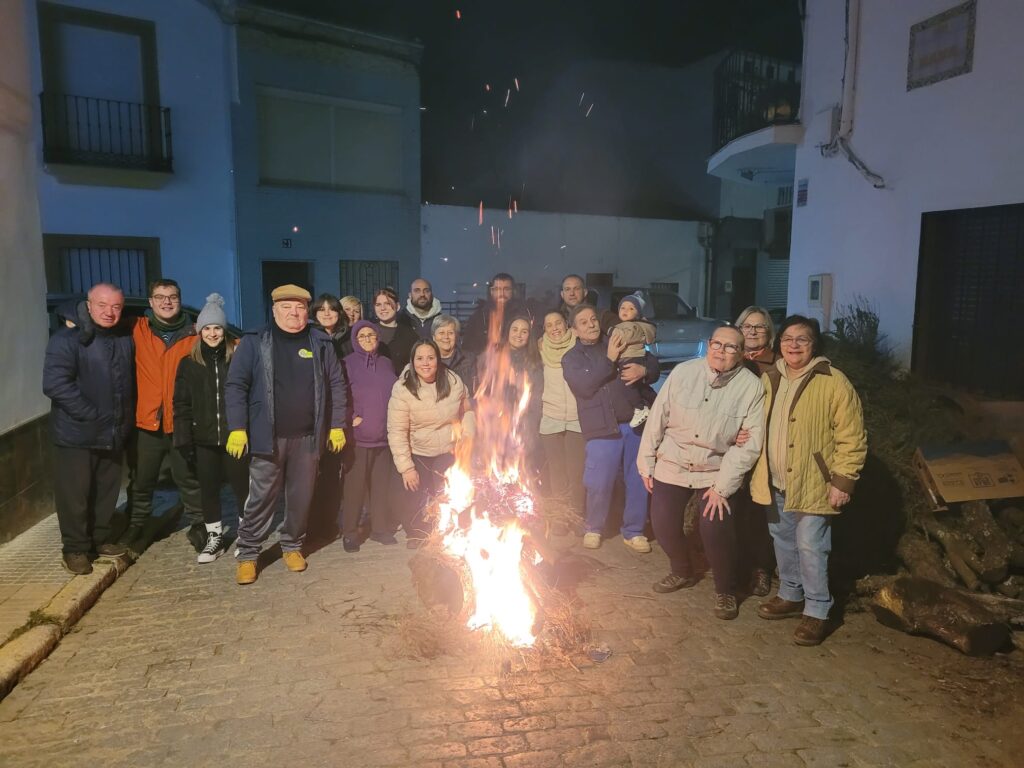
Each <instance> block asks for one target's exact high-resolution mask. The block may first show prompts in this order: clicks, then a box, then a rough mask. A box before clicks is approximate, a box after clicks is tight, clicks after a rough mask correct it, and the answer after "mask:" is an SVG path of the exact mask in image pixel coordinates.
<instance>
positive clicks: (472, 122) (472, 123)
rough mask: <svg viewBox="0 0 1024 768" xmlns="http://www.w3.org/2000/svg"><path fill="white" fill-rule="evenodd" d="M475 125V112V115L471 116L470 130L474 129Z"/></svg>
mask: <svg viewBox="0 0 1024 768" xmlns="http://www.w3.org/2000/svg"><path fill="white" fill-rule="evenodd" d="M475 126H476V115H475V114H474V115H472V116H471V117H470V118H469V130H471V131H472V130H473V128H474V127H475Z"/></svg>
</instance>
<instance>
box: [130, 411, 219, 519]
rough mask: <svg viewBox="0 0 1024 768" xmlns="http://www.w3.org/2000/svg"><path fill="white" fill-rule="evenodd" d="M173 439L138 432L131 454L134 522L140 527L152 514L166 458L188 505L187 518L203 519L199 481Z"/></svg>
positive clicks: (152, 433)
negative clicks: (161, 469)
mask: <svg viewBox="0 0 1024 768" xmlns="http://www.w3.org/2000/svg"><path fill="white" fill-rule="evenodd" d="M173 439H174V436H173V435H171V434H169V433H165V432H150V431H149V430H146V429H136V430H135V445H134V446H133V448H132V449H131V450H129V453H128V462H129V464H130V465H131V469H132V473H131V475H132V477H131V485H130V486H129V488H130V489H131V497H130V501H131V505H132V512H131V522H132V523H133V524H136V525H141V524H143V523H145V522H146V520H148V519H149V518H150V516H151V515H152V514H153V491H155V490H156V484H157V481H158V480H159V479H160V465H161V464H162V463H163V461H164V457H165V456H166V457H167V458H168V461H169V462H170V465H171V477H172V478H174V484H175V485H176V486H178V493H180V494H181V502H182V504H184V505H185V519H186V520H187V521H188V522H189V523H198V522H201V521H202V519H203V512H202V509H203V503H202V500H201V498H200V494H199V481H198V480H197V479H196V476H195V473H194V472H193V471H192V470H191V469H189V466H188V464H187V463H186V461H185V457H184V456H182V455H181V454H180V453H178V451H176V450H175V449H174V447H173Z"/></svg>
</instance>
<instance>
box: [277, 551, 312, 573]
mask: <svg viewBox="0 0 1024 768" xmlns="http://www.w3.org/2000/svg"><path fill="white" fill-rule="evenodd" d="M281 559H282V560H284V566H285V568H287V569H288V570H289V571H292V572H294V573H298V572H299V571H304V570H306V558H304V557H303V556H302V553H301V552H295V551H294V550H293V551H290V552H285V553H284V554H283V555H281Z"/></svg>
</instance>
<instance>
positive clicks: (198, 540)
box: [185, 523, 206, 552]
mask: <svg viewBox="0 0 1024 768" xmlns="http://www.w3.org/2000/svg"><path fill="white" fill-rule="evenodd" d="M185 538H187V539H188V543H189V544H191V545H192V546H193V547H194V548H195V550H196V552H202V551H203V549H204V548H205V547H206V526H205V525H204V524H203V523H192V525H190V526H189V529H188V532H187V533H186V534H185Z"/></svg>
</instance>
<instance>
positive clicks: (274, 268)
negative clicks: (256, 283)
mask: <svg viewBox="0 0 1024 768" xmlns="http://www.w3.org/2000/svg"><path fill="white" fill-rule="evenodd" d="M311 266H312V265H311V264H310V263H309V262H308V261H264V262H263V310H264V313H265V314H266V317H268V318H269V317H270V304H271V301H270V292H271V291H272V290H274V289H275V288H277V286H279V285H288V284H292V285H297V286H299V287H300V288H305V289H306V290H307V291H309V293H310V295H313V279H312V277H313V276H312V274H311V272H312V270H311Z"/></svg>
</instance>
